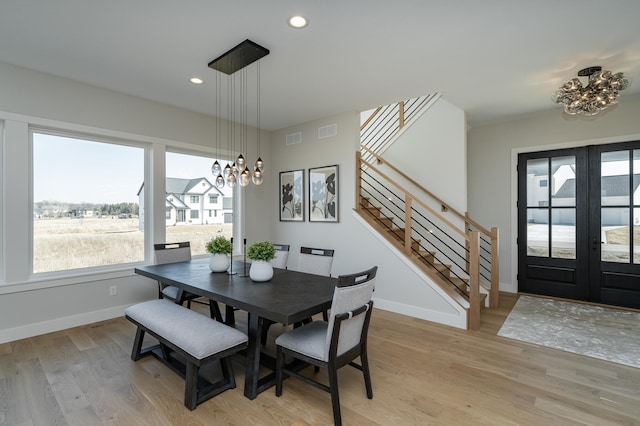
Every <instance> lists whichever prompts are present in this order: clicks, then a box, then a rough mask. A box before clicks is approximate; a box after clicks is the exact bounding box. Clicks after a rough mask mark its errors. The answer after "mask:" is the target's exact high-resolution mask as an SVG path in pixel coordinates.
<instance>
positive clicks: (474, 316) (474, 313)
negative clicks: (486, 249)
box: [467, 231, 480, 330]
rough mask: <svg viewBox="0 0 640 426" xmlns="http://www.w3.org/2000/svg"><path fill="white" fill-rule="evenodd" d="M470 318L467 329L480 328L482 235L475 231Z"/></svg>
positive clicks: (470, 246) (470, 266) (471, 259)
mask: <svg viewBox="0 0 640 426" xmlns="http://www.w3.org/2000/svg"><path fill="white" fill-rule="evenodd" d="M469 249H470V253H469V254H470V261H471V263H470V265H469V317H468V319H467V328H468V329H469V330H477V329H479V328H480V234H479V233H478V232H477V231H473V232H471V233H470V235H469Z"/></svg>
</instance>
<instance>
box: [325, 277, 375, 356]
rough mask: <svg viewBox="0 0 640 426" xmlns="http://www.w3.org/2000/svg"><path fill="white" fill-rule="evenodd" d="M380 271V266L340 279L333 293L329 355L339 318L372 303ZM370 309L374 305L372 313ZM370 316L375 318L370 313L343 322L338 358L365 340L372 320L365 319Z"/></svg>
mask: <svg viewBox="0 0 640 426" xmlns="http://www.w3.org/2000/svg"><path fill="white" fill-rule="evenodd" d="M377 271H378V267H377V266H374V267H373V268H371V269H368V270H366V271H363V272H359V273H355V274H349V275H341V276H339V277H338V286H337V287H336V288H335V290H334V291H333V301H332V302H331V315H330V317H329V328H328V333H327V340H326V347H325V349H326V353H327V354H328V353H329V349H330V347H331V340H332V338H333V328H334V323H335V322H336V316H338V315H341V314H345V313H348V312H353V311H354V310H357V309H358V308H363V307H364V306H365V305H367V303H368V302H370V301H371V296H372V295H373V289H374V287H375V283H376V273H377ZM370 308H371V306H368V307H367V309H369V310H370ZM369 315H371V312H370V311H369V312H366V315H354V316H353V317H350V318H348V319H345V320H343V321H341V322H340V335H339V338H338V342H337V355H341V354H343V353H344V352H346V351H348V350H349V349H351V348H353V347H354V346H356V345H358V344H359V343H360V342H361V341H362V338H363V335H364V334H365V333H366V331H367V330H365V329H364V327H365V325H368V321H367V322H365V320H366V319H367V318H368V316H369Z"/></svg>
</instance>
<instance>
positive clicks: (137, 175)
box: [33, 133, 213, 204]
mask: <svg viewBox="0 0 640 426" xmlns="http://www.w3.org/2000/svg"><path fill="white" fill-rule="evenodd" d="M212 162H213V159H212V158H206V157H198V156H193V155H183V154H177V153H167V166H166V169H167V176H169V177H178V178H195V177H206V178H207V179H209V181H211V182H213V178H212V176H211V163H212ZM143 180H144V149H143V148H138V147H132V146H125V145H116V144H111V143H101V142H93V141H87V140H79V139H74V138H67V137H62V136H53V135H47V134H43V133H34V135H33V200H34V201H35V202H39V201H44V200H50V201H61V202H69V203H82V202H86V203H95V204H115V203H122V202H135V203H137V202H138V196H137V193H138V190H139V189H140V186H141V185H142V182H143Z"/></svg>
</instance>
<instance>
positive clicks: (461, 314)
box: [352, 210, 469, 330]
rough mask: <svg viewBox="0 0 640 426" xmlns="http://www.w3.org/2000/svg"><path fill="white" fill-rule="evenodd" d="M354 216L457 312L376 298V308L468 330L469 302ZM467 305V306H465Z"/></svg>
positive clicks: (355, 213)
mask: <svg viewBox="0 0 640 426" xmlns="http://www.w3.org/2000/svg"><path fill="white" fill-rule="evenodd" d="M352 214H353V216H354V217H355V219H356V220H357V221H358V222H359V223H361V224H362V226H363V227H364V228H365V229H367V231H369V233H370V234H371V235H372V236H374V237H375V238H376V239H377V240H379V241H380V242H381V243H382V245H383V246H384V247H385V248H386V249H387V250H388V251H389V252H390V253H391V254H393V255H394V256H396V257H397V258H398V259H400V261H401V262H402V263H403V264H405V265H406V267H407V268H408V269H410V270H411V271H412V272H413V273H414V274H415V275H416V276H417V277H418V278H419V279H420V281H422V282H423V283H424V284H425V285H427V286H429V288H430V289H431V290H433V291H434V292H435V293H437V294H438V296H440V298H441V299H442V300H444V301H446V302H447V304H448V306H449V307H450V308H451V309H452V310H453V311H454V312H455V314H448V313H445V312H440V311H435V310H430V309H426V308H424V307H419V306H413V305H408V304H404V303H399V302H395V301H391V300H385V299H380V298H377V297H374V303H375V306H376V308H379V309H383V310H387V311H392V312H397V313H401V314H403V315H407V316H411V317H414V318H420V319H424V320H427V321H432V322H436V323H439V324H444V325H448V326H451V327H456V328H460V329H464V330H466V329H467V324H468V318H467V317H468V311H469V304H468V302H467V301H465V300H463V301H462V303H460V302H458V301H456V300H454V299H453V298H452V297H451V296H450V295H449V294H448V293H447V292H446V291H444V290H443V289H442V288H441V287H440V286H439V285H438V284H437V283H435V282H434V281H433V280H432V279H431V278H430V277H429V276H428V275H426V274H425V273H424V272H423V271H422V270H421V269H420V268H419V267H418V266H417V265H416V264H414V263H413V262H412V261H411V260H410V259H409V258H408V257H407V256H406V255H405V254H404V253H403V252H402V251H400V250H398V248H396V247H395V246H393V244H391V243H390V242H389V241H388V240H387V239H386V238H385V237H384V236H382V235H381V234H380V233H379V232H378V231H377V230H376V229H375V228H374V227H372V226H371V224H369V223H368V222H367V221H366V220H365V219H364V218H363V217H362V216H360V214H358V213H357V212H356V211H355V210H354V211H353V212H352ZM374 296H375V293H374ZM465 304H466V306H463V305H465Z"/></svg>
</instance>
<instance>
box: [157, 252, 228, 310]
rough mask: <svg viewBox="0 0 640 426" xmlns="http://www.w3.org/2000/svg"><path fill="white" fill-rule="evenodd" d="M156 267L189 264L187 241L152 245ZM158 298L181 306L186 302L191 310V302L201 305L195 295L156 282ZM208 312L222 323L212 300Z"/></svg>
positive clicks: (189, 254) (189, 253) (217, 307)
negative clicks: (170, 264)
mask: <svg viewBox="0 0 640 426" xmlns="http://www.w3.org/2000/svg"><path fill="white" fill-rule="evenodd" d="M153 251H154V254H155V263H156V265H159V264H164V263H176V262H189V261H190V260H191V243H190V242H189V241H185V242H180V243H159V244H154V245H153ZM158 298H160V299H169V300H172V301H174V302H175V303H177V304H179V305H182V304H183V303H184V302H187V308H191V302H196V303H203V302H200V300H198V299H199V298H200V296H198V295H197V294H192V293H188V292H185V291H181V290H180V289H178V287H175V286H172V285H169V284H166V283H163V282H160V281H158ZM206 304H208V305H209V312H210V315H211V318H214V319H215V320H217V321H222V314H221V313H220V307H219V306H218V303H217V302H216V301H214V300H209V302H208V303H206Z"/></svg>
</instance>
